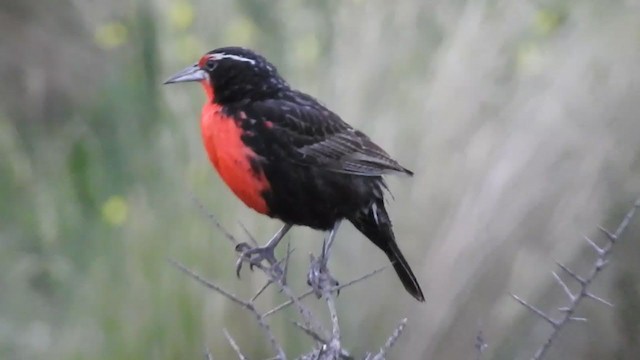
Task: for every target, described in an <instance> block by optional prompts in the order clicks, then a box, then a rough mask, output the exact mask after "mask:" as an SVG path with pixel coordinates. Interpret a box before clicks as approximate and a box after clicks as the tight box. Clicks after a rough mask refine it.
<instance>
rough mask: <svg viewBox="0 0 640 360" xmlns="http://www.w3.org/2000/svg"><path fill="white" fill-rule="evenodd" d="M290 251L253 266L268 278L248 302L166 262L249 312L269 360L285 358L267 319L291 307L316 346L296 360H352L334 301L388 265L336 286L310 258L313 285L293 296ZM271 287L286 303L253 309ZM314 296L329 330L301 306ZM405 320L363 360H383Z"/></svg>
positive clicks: (322, 266) (230, 339)
mask: <svg viewBox="0 0 640 360" xmlns="http://www.w3.org/2000/svg"><path fill="white" fill-rule="evenodd" d="M194 201H195V202H196V204H197V206H198V207H199V208H200V209H201V210H202V211H204V212H205V213H206V214H207V217H208V218H209V220H210V221H211V222H212V223H213V225H214V226H215V227H216V228H217V229H218V230H220V231H221V232H222V234H223V235H225V237H226V238H227V239H228V240H229V241H230V242H231V243H232V244H233V245H234V246H237V245H238V244H240V242H239V241H238V240H237V239H236V238H235V237H234V236H233V235H232V234H231V233H230V232H229V231H227V230H226V229H225V228H224V227H223V226H222V224H221V223H220V222H219V221H218V220H217V218H216V217H215V216H214V215H212V214H210V213H207V212H206V211H205V209H204V206H203V205H202V204H201V203H200V202H199V201H197V200H196V199H194ZM243 229H244V231H245V233H246V235H247V236H248V237H249V239H250V240H251V241H252V242H253V243H254V244H257V242H256V241H255V239H254V238H253V236H252V235H251V234H250V233H249V232H248V231H247V230H246V229H245V228H244V226H243ZM292 251H293V250H291V249H289V248H287V254H286V256H285V258H284V259H283V260H281V261H278V262H277V263H274V264H267V265H265V264H263V263H259V264H256V263H252V265H253V267H254V268H257V269H259V270H261V271H262V272H263V273H264V274H265V275H266V276H267V282H266V283H265V285H264V286H262V287H261V288H260V289H259V290H258V292H257V293H256V294H255V295H254V296H252V297H251V299H250V300H243V299H240V298H239V297H237V296H236V295H234V294H232V293H230V292H229V291H227V290H225V289H223V288H222V287H220V286H218V285H216V284H215V283H213V282H211V281H209V280H207V279H205V278H204V277H202V276H201V275H199V274H198V273H196V272H195V271H192V270H190V269H189V268H187V267H186V266H185V265H183V264H182V263H180V262H178V261H175V260H169V261H170V263H171V264H173V265H174V266H176V267H177V268H178V269H179V270H181V271H182V272H183V273H185V274H187V275H188V276H190V277H191V278H193V279H194V280H196V281H197V282H198V283H200V284H201V285H203V286H204V287H206V288H208V289H210V290H213V291H215V292H217V293H219V294H221V295H222V296H224V297H226V298H227V299H229V300H231V301H232V302H234V303H236V304H237V305H239V306H241V307H242V308H244V309H246V310H247V311H249V312H251V313H252V314H253V315H254V317H255V318H256V321H257V322H258V325H259V326H260V328H261V329H262V332H263V333H264V335H265V336H266V337H267V339H268V340H269V343H270V346H271V348H272V350H273V352H274V353H275V354H276V355H275V356H274V357H273V358H272V359H280V360H285V359H287V356H286V354H285V352H284V350H283V347H282V345H281V344H280V343H279V342H278V340H277V339H276V337H275V336H274V334H273V331H272V330H271V328H270V327H269V324H268V323H267V321H266V319H267V318H268V317H270V316H273V315H274V314H276V313H278V312H279V311H281V310H282V309H284V308H286V307H288V306H290V305H294V307H295V308H296V309H297V310H298V315H299V317H300V318H301V320H302V322H297V321H293V324H294V325H295V326H297V327H298V328H300V329H301V330H302V331H303V332H304V333H305V334H307V335H308V336H309V337H310V338H312V339H313V340H314V341H315V343H316V344H315V346H314V348H313V350H312V351H310V352H308V353H306V354H303V355H301V356H299V357H298V359H300V360H303V359H316V360H333V359H352V357H351V356H350V355H349V353H348V352H347V351H346V350H345V349H344V348H343V347H342V344H341V342H340V337H341V334H340V326H339V316H338V310H337V307H336V302H335V301H336V295H337V294H339V292H340V290H341V289H344V288H347V287H350V286H352V285H354V284H357V283H359V282H361V281H364V280H366V279H368V278H370V277H371V276H373V275H376V274H378V273H380V272H381V271H382V270H384V269H385V268H386V267H387V266H385V267H382V268H379V269H376V270H374V271H372V272H370V273H368V274H365V275H363V276H361V277H358V278H356V279H354V280H351V281H349V282H347V283H345V284H342V285H337V284H336V283H335V281H334V280H333V278H331V275H330V272H329V269H328V268H327V267H326V259H325V262H324V263H322V262H321V261H317V259H315V258H314V257H313V256H311V259H312V263H311V270H310V271H312V272H314V274H313V275H314V277H313V284H310V285H311V286H312V289H310V290H308V291H306V292H305V293H303V294H302V295H296V294H295V293H294V291H293V290H292V289H291V288H290V287H289V286H288V285H287V283H286V281H285V278H286V272H287V268H288V263H289V256H290V255H291V253H292ZM239 258H242V255H239ZM280 265H283V266H284V270H282V268H281V267H280ZM272 284H274V285H276V286H277V288H278V290H279V291H280V292H281V293H282V294H284V296H285V297H287V298H288V300H286V301H285V302H283V303H282V304H280V305H278V306H276V307H275V308H273V309H271V310H268V311H266V312H264V313H261V312H260V311H259V310H258V309H257V307H256V300H257V299H258V297H259V296H260V295H261V294H262V293H264V291H265V290H266V289H267V288H268V287H269V286H270V285H272ZM313 293H316V294H317V295H318V297H319V298H322V299H323V300H324V301H325V302H326V304H327V308H328V312H329V316H330V319H331V330H330V331H325V330H324V329H323V328H322V326H321V325H320V324H319V323H320V322H319V319H318V318H316V317H315V316H314V314H312V313H311V311H310V310H309V309H308V308H307V307H306V306H305V305H304V304H303V303H302V300H303V299H305V298H307V297H308V296H309V295H311V294H313ZM406 321H407V320H406V319H403V320H402V321H401V323H400V325H399V326H398V327H397V328H396V329H395V331H394V332H393V333H392V334H391V336H390V337H389V338H388V339H387V341H386V343H385V344H384V346H383V347H381V348H380V350H379V351H378V352H377V353H376V354H375V355H372V354H367V355H366V357H365V359H366V360H384V359H385V355H386V353H387V352H388V351H389V350H390V349H391V347H392V346H393V345H394V344H395V342H396V340H397V339H398V337H399V336H400V335H401V333H402V331H403V330H404V327H405V325H406ZM223 332H224V335H225V337H226V338H227V341H228V342H229V344H230V346H231V347H232V348H233V350H234V352H235V353H236V355H237V357H238V359H241V360H242V359H246V356H245V355H243V353H242V351H241V350H240V347H239V346H238V345H237V343H236V341H235V340H234V338H233V337H232V336H231V334H229V333H228V332H227V330H226V329H223ZM205 357H206V358H207V359H211V358H212V355H211V353H210V352H209V350H208V349H207V351H206V356H205Z"/></svg>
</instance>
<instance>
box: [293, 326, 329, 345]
mask: <svg viewBox="0 0 640 360" xmlns="http://www.w3.org/2000/svg"><path fill="white" fill-rule="evenodd" d="M293 325H295V326H297V327H299V328H300V329H301V330H302V331H304V333H305V334H307V335H309V336H310V337H311V338H312V339H313V340H315V341H317V342H319V343H322V344H324V345H327V340H325V339H323V338H322V336H320V335H319V334H318V333H317V332H315V331H313V330H311V329H309V328H308V327H306V326H304V325H303V324H300V323H299V322H297V321H293Z"/></svg>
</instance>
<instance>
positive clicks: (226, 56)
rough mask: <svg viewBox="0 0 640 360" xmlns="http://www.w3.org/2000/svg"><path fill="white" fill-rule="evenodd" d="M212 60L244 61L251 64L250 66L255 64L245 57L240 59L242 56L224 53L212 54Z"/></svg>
mask: <svg viewBox="0 0 640 360" xmlns="http://www.w3.org/2000/svg"><path fill="white" fill-rule="evenodd" d="M213 58H214V59H216V60H220V59H232V60H236V61H245V62H248V63H251V65H255V64H256V61H255V60H252V59H247V58H246V57H242V56H239V55H231V54H225V53H216V54H213Z"/></svg>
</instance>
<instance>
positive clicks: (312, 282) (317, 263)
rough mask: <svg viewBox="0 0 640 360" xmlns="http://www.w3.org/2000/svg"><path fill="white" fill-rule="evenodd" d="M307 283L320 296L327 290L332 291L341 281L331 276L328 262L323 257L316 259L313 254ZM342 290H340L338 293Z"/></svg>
mask: <svg viewBox="0 0 640 360" xmlns="http://www.w3.org/2000/svg"><path fill="white" fill-rule="evenodd" d="M307 285H309V286H311V288H312V289H313V292H314V294H316V296H317V297H318V298H320V297H322V295H323V294H324V293H325V292H327V291H329V292H330V291H332V290H333V289H334V288H335V287H337V286H339V285H340V283H339V282H338V281H337V280H336V279H335V278H333V276H331V273H330V272H329V268H328V267H327V262H326V261H325V260H324V259H323V258H322V257H320V258H318V259H316V258H315V257H314V256H313V255H311V265H310V266H309V273H308V274H307ZM339 294H340V290H338V295H339Z"/></svg>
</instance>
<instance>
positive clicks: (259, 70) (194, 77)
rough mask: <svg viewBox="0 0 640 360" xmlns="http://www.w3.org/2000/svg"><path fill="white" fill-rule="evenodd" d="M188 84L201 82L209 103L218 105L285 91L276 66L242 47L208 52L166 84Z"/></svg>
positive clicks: (265, 97) (283, 82)
mask: <svg viewBox="0 0 640 360" xmlns="http://www.w3.org/2000/svg"><path fill="white" fill-rule="evenodd" d="M187 81H199V82H201V83H203V85H204V86H205V89H206V90H207V92H209V90H210V91H211V92H210V94H211V95H210V96H211V97H212V99H211V100H212V101H214V102H216V103H218V104H221V105H227V104H233V103H236V102H239V101H256V100H263V99H268V98H275V97H278V96H279V94H280V93H281V92H282V91H284V90H286V89H288V85H287V83H286V82H285V81H284V79H282V77H280V75H279V74H278V70H277V69H276V67H275V66H273V65H272V64H271V63H269V62H268V61H267V59H265V58H264V57H262V56H261V55H258V54H256V53H255V52H253V51H251V50H249V49H245V48H241V47H223V48H219V49H215V50H212V51H209V52H208V53H206V54H204V55H203V56H202V57H201V58H200V60H199V61H198V62H197V63H195V64H193V65H191V66H189V67H187V68H186V69H184V70H182V71H180V72H178V73H177V74H175V75H174V76H172V77H171V78H169V79H168V80H167V81H165V84H172V83H178V82H187ZM207 86H209V87H210V89H207Z"/></svg>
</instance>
